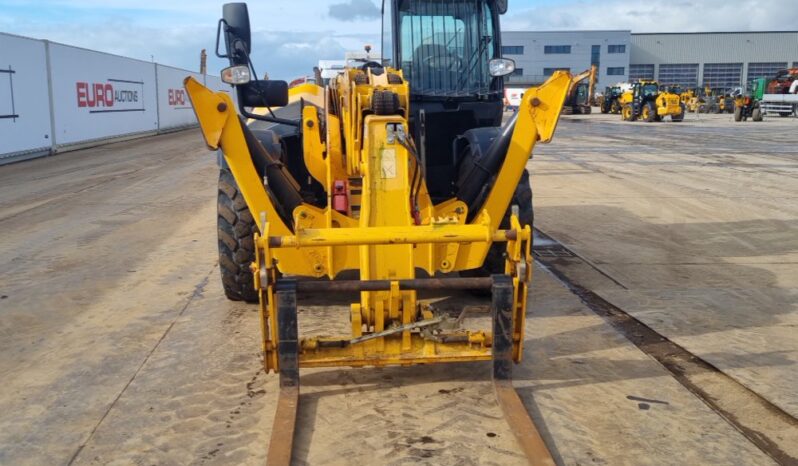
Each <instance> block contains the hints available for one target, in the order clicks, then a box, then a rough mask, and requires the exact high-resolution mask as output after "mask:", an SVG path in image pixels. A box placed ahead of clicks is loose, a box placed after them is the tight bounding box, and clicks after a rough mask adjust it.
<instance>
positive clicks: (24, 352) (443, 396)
mask: <svg viewBox="0 0 798 466" xmlns="http://www.w3.org/2000/svg"><path fill="white" fill-rule="evenodd" d="M619 120H620V117H619V116H617V115H612V116H604V115H590V116H573V117H566V118H563V121H562V122H561V123H560V126H559V128H558V133H557V134H556V136H555V141H554V142H552V143H551V144H550V145H546V146H538V148H537V151H536V156H535V158H534V159H533V160H531V161H530V163H529V164H528V167H529V168H530V170H531V172H532V184H533V190H534V193H535V202H536V221H537V226H538V227H539V228H540V229H541V231H543V232H545V233H547V234H549V235H551V236H552V237H553V238H555V239H557V240H559V241H561V242H562V243H564V244H566V245H568V246H569V247H570V248H572V249H573V250H575V251H577V252H578V253H579V255H580V257H582V258H583V259H584V261H585V262H586V263H590V264H592V265H593V266H595V268H592V269H591V270H592V271H591V272H589V273H588V272H586V271H585V268H584V267H581V266H580V267H571V268H568V267H564V268H563V270H564V273H565V274H567V275H569V277H573V278H574V279H575V280H580V281H581V283H582V284H583V285H584V286H587V287H589V288H591V289H593V290H595V291H596V292H597V293H600V294H601V295H602V296H603V297H604V298H606V299H607V300H609V301H611V302H613V303H614V304H616V305H617V306H619V307H620V308H623V309H624V310H626V311H628V312H629V313H630V314H633V315H634V316H635V317H637V318H638V319H640V320H642V321H645V322H646V323H647V324H648V325H649V326H651V327H652V328H654V329H656V330H657V331H659V332H661V333H662V334H663V335H665V336H666V337H667V338H669V339H672V340H674V341H676V342H678V343H679V344H680V345H682V346H683V347H685V348H687V349H688V350H689V351H692V352H694V353H695V354H696V355H698V356H699V357H701V358H704V359H706V360H707V361H709V362H711V363H712V364H714V365H716V366H717V367H718V368H720V369H721V370H723V371H724V372H727V373H728V374H729V375H730V376H731V377H734V378H735V379H736V380H740V381H741V383H743V384H745V385H746V386H748V387H750V388H751V389H752V390H753V391H755V392H756V393H757V394H760V395H761V396H763V397H766V398H767V399H768V400H770V401H772V402H773V403H774V404H776V405H778V406H779V407H781V408H782V409H784V411H786V412H788V413H791V414H792V415H793V416H795V410H796V404H795V403H796V399H795V391H794V389H792V390H791V387H794V386H796V384H798V379H796V369H795V368H796V366H795V361H796V358H798V355H797V354H796V350H798V347H796V345H797V344H798V343H797V342H796V336H795V335H796V330H795V325H796V323H798V320H797V319H798V317H796V307H795V302H796V294H797V293H796V289H797V288H798V287H797V286H796V281H798V274H796V270H798V267H795V264H796V262H797V261H798V250H797V249H798V242H797V241H798V239H796V238H798V234H796V233H798V232H796V219H797V218H798V212H796V210H797V209H796V207H795V206H796V203H795V198H796V197H798V181H796V180H798V176H796V175H798V173H797V172H798V155H797V154H796V152H795V151H796V148H795V147H794V144H795V139H794V138H792V139H791V136H790V131H792V134H794V129H795V126H794V125H795V124H796V123H798V122H796V121H794V120H785V121H780V120H768V121H766V122H764V123H761V124H754V123H747V124H734V123H732V122H729V121H728V119H727V118H726V117H725V116H724V117H716V116H703V115H702V116H701V118H700V119H698V118H695V117H694V116H690V117H688V120H687V121H685V122H684V123H681V124H672V123H661V124H645V123H621V122H620V121H619ZM791 125H792V126H791ZM790 141H792V143H790ZM216 180H217V169H216V166H215V155H214V154H213V153H211V152H208V151H207V150H205V147H204V143H203V140H202V138H201V136H200V134H199V133H198V132H197V131H196V130H190V131H185V132H180V133H175V134H170V135H164V136H158V137H153V138H147V139H140V140H135V141H128V142H123V143H118V144H111V145H107V146H103V147H97V148H93V149H87V150H82V151H77V152H73V153H66V154H62V155H58V156H55V157H49V158H45V159H39V160H33V161H28V162H24V163H19V164H14V165H9V166H3V167H0V229H2V231H3V235H0V263H2V264H3V267H2V268H1V269H0V296H2V299H0V351H2V354H3V358H2V359H1V360H0V378H2V380H3V383H2V384H0V464H13V465H17V464H23V465H24V464H31V465H38V464H120V465H122V464H159V465H171V464H174V465H182V464H219V465H227V464H230V465H233V464H253V465H254V464H263V463H264V461H265V457H266V452H267V448H268V441H269V438H270V435H271V429H272V422H273V420H274V409H275V404H276V400H277V390H278V380H277V376H275V375H274V374H265V373H264V371H263V370H262V366H261V364H260V360H259V350H260V348H259V346H258V314H257V306H255V305H249V304H243V303H240V302H231V301H228V300H226V299H225V297H224V294H223V292H222V288H221V284H220V282H219V270H218V265H217V251H216V225H215V215H216V212H215V210H216V209H215V206H216ZM597 270H599V271H600V273H599V272H597ZM428 298H429V299H440V297H439V296H429V297H428ZM356 299H357V297H356V296H354V295H347V294H341V295H335V296H329V295H321V294H318V293H309V294H307V295H306V296H303V297H301V298H300V302H299V312H300V316H299V318H300V333H302V332H303V331H307V332H311V333H312V332H324V331H332V330H333V329H336V328H343V329H344V330H345V329H346V328H347V326H348V314H347V312H348V303H349V302H351V301H352V300H356ZM445 301H446V303H447V305H451V306H455V307H457V306H463V305H469V306H474V308H475V309H482V310H486V309H487V308H488V305H489V302H488V301H487V300H486V299H484V298H476V297H473V296H471V295H468V294H466V293H462V294H456V295H453V296H450V297H446V298H445ZM301 384H302V392H301V393H302V395H301V398H300V408H299V413H298V426H297V435H296V438H295V444H294V452H293V453H294V454H293V457H294V463H295V464H298V465H304V464H309V465H348V464H395V465H398V464H429V465H470V464H474V465H490V464H495V465H507V464H519V465H520V464H525V459H524V457H523V455H522V454H521V452H520V451H519V449H518V447H517V445H516V443H515V439H514V437H513V433H512V432H511V431H510V430H509V427H508V425H507V424H506V421H505V420H504V418H503V417H502V413H501V410H500V409H499V407H498V405H497V404H496V402H495V399H494V394H493V391H492V384H491V381H490V365H489V364H487V363H470V364H452V365H436V366H415V367H391V368H382V369H374V368H364V369H350V368H344V367H341V368H332V369H313V370H303V371H302V375H301ZM515 385H516V387H517V389H518V392H519V394H520V395H521V397H522V399H523V401H524V403H525V405H526V407H527V409H528V410H529V412H530V414H531V416H532V417H533V419H534V420H535V422H536V425H537V427H538V429H539V430H540V431H541V434H542V435H543V437H544V439H545V441H546V443H547V445H548V446H549V448H550V449H551V450H552V453H553V454H554V457H555V459H556V460H557V462H558V463H560V464H566V465H585V464H607V465H610V464H634V465H641V464H651V465H663V464H674V465H676V464H679V465H681V464H739V465H752V464H753V465H769V464H774V460H773V458H772V457H771V456H769V454H768V452H766V451H763V450H762V449H760V448H758V447H757V446H756V445H755V444H754V443H752V442H750V441H749V440H748V439H747V438H746V437H745V436H744V435H743V433H741V432H740V431H739V430H738V429H737V428H735V426H734V425H732V424H731V423H730V422H728V421H727V420H726V419H724V417H722V416H721V415H720V414H718V413H717V412H716V411H715V410H713V409H712V407H711V406H709V405H708V404H707V403H705V402H704V401H703V400H701V399H700V398H699V397H697V396H696V395H694V394H693V392H691V391H690V390H688V389H687V388H686V387H685V386H683V385H682V384H680V383H679V381H678V380H677V379H675V378H674V377H673V376H672V374H671V373H670V372H669V371H668V370H667V369H666V368H665V367H663V366H662V365H661V364H660V363H658V362H657V361H656V360H654V359H653V358H652V357H651V356H649V355H648V354H646V353H645V352H644V351H641V349H640V348H638V347H637V346H635V345H634V344H633V343H632V342H630V341H629V340H628V339H627V338H626V337H624V336H623V335H621V334H620V333H618V332H617V331H616V330H615V329H614V328H613V327H612V326H611V325H610V324H609V323H608V322H607V321H606V320H605V319H603V318H602V317H600V316H599V315H597V314H596V313H594V312H593V311H591V309H590V308H589V307H588V306H586V305H585V303H583V302H582V301H580V299H579V298H578V297H577V296H575V295H574V294H573V293H571V292H570V291H569V289H568V288H567V287H566V286H564V285H563V283H561V282H560V281H559V280H558V279H557V278H556V277H555V276H554V275H552V274H551V273H549V272H547V271H546V270H545V269H544V268H542V267H539V268H538V269H536V272H535V276H534V279H533V283H532V287H531V292H530V296H529V307H528V318H527V326H526V340H525V352H524V360H523V362H522V363H521V364H520V365H518V366H516V368H515Z"/></svg>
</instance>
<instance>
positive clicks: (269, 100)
mask: <svg viewBox="0 0 798 466" xmlns="http://www.w3.org/2000/svg"><path fill="white" fill-rule="evenodd" d="M236 87H237V88H238V105H239V106H243V107H285V106H286V105H288V83H287V82H285V81H276V80H260V81H250V82H249V83H247V84H243V85H239V86H236Z"/></svg>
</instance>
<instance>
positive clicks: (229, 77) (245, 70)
mask: <svg viewBox="0 0 798 466" xmlns="http://www.w3.org/2000/svg"><path fill="white" fill-rule="evenodd" d="M251 80H252V73H250V71H249V67H248V66H246V65H238V66H231V67H229V68H225V69H223V70H222V81H223V82H226V83H227V84H232V85H234V86H237V85H239V84H246V83H248V82H250V81H251Z"/></svg>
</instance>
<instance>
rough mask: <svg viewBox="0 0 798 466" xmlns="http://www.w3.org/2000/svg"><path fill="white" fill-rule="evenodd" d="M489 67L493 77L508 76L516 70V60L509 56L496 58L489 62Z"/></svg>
mask: <svg viewBox="0 0 798 466" xmlns="http://www.w3.org/2000/svg"><path fill="white" fill-rule="evenodd" d="M488 69H489V70H490V75H491V76H493V77H499V76H507V75H508V74H510V73H512V72H513V71H515V62H514V61H513V60H511V59H509V58H494V59H493V60H491V61H490V62H489V63H488Z"/></svg>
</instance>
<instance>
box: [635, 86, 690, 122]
mask: <svg viewBox="0 0 798 466" xmlns="http://www.w3.org/2000/svg"><path fill="white" fill-rule="evenodd" d="M620 102H621V118H622V119H623V120H624V121H635V120H638V119H641V120H644V121H648V122H652V121H662V119H663V118H664V117H667V116H670V117H671V120H672V121H675V122H679V121H682V120H683V119H684V112H685V105H684V104H683V103H682V101H681V96H680V95H679V94H673V93H670V92H668V91H661V90H660V88H659V85H658V84H657V82H656V81H640V82H637V83H634V84H633V85H632V89H630V90H628V91H626V92H624V93H623V95H621V98H620Z"/></svg>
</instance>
